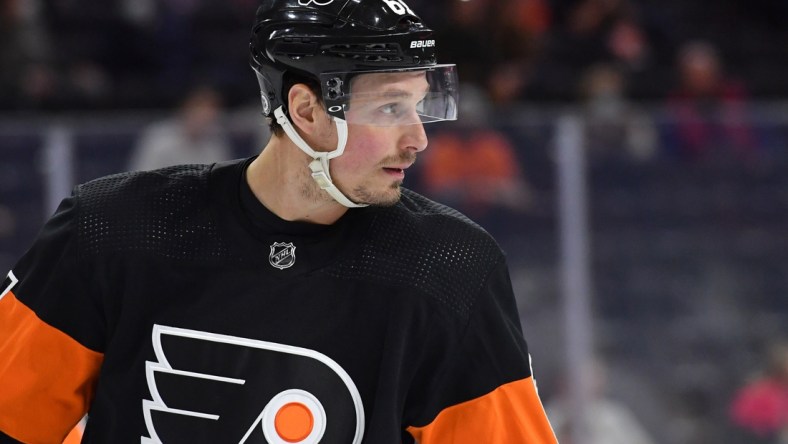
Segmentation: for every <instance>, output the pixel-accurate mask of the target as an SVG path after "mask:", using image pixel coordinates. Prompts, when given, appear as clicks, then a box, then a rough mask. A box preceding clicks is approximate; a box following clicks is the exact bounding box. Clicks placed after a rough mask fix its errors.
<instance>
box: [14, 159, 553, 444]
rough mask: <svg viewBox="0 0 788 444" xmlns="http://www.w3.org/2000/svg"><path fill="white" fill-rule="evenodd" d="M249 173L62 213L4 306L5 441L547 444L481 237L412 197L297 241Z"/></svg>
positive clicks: (172, 185) (495, 252)
mask: <svg viewBox="0 0 788 444" xmlns="http://www.w3.org/2000/svg"><path fill="white" fill-rule="evenodd" d="M248 163H249V160H247V161H234V162H227V163H223V164H217V165H214V166H179V167H171V168H166V169H162V170H157V171H153V172H136V173H125V174H120V175H114V176H108V177H105V178H101V179H97V180H94V181H92V182H88V183H86V184H83V185H80V186H78V187H76V188H75V190H74V193H73V195H72V196H71V197H70V198H68V199H66V200H64V201H63V203H62V204H61V205H60V207H59V209H58V210H57V212H56V213H55V215H54V216H53V217H52V218H51V219H50V220H49V221H48V222H47V224H46V225H45V227H44V228H43V230H42V232H41V233H40V235H39V237H38V239H37V240H36V242H35V244H34V245H33V247H32V248H31V249H30V250H29V251H28V252H27V253H26V254H25V255H24V257H23V258H22V259H21V260H20V262H19V263H18V264H17V265H16V266H15V267H14V269H13V270H11V272H9V273H8V276H7V278H6V280H5V282H4V283H3V284H2V287H0V291H1V292H2V293H0V356H1V357H2V359H0V442H5V441H4V440H6V441H9V442H15V441H14V440H18V441H22V442H28V443H59V442H61V441H62V440H63V438H64V437H65V436H66V434H67V433H68V432H69V430H70V429H71V428H72V427H73V426H74V425H75V423H77V422H78V421H79V419H80V418H81V417H83V415H84V414H86V413H87V414H88V421H87V428H86V430H85V435H84V437H83V442H85V443H101V444H106V443H113V444H118V443H140V442H142V443H165V444H171V443H190V444H193V443H212V444H216V443H247V444H257V443H280V444H284V443H302V444H307V443H317V442H320V443H329V444H334V443H337V444H359V443H365V444H389V443H391V444H394V443H407V442H414V440H415V441H416V442H420V443H422V444H435V443H458V444H460V443H473V444H479V443H491V444H517V443H531V444H542V443H554V442H555V438H554V436H553V433H552V431H551V429H550V426H549V423H548V422H547V419H546V417H545V414H544V410H543V408H542V406H541V403H540V401H539V398H538V396H537V394H536V391H535V386H534V382H533V380H532V378H531V369H530V364H529V357H528V352H527V349H526V344H525V342H524V340H523V337H522V332H521V329H520V324H519V320H518V316H517V310H516V307H515V305H514V297H513V294H512V288H511V283H510V279H509V276H508V272H507V266H506V262H505V258H504V256H503V254H502V252H501V251H500V249H499V248H498V246H497V245H496V243H495V242H494V241H493V240H492V239H491V238H490V237H489V236H488V235H487V234H486V233H485V232H484V231H483V230H482V229H480V228H479V227H478V226H476V225H474V224H473V223H472V222H470V221H469V220H468V219H466V218H464V217H463V216H462V215H460V214H459V213H457V212H456V211H454V210H451V209H449V208H447V207H445V206H442V205H439V204H436V203H434V202H432V201H429V200H427V199H426V198H424V197H422V196H420V195H418V194H416V193H413V192H411V191H408V190H403V195H402V200H401V201H400V203H398V204H397V205H395V206H392V207H388V208H373V207H368V208H362V209H353V210H349V211H348V212H347V213H346V214H345V215H344V216H343V217H342V218H341V219H340V220H339V221H338V222H337V223H335V224H333V225H330V226H321V225H315V224H308V223H301V222H287V221H284V220H281V219H279V218H278V217H277V216H276V215H274V214H273V213H270V212H269V211H267V210H266V209H265V207H263V206H262V205H261V204H260V203H259V202H258V201H257V200H256V199H255V198H254V196H253V195H252V193H251V190H250V189H249V187H248V185H247V184H246V181H245V180H244V174H245V168H246V165H248ZM12 438H13V439H12Z"/></svg>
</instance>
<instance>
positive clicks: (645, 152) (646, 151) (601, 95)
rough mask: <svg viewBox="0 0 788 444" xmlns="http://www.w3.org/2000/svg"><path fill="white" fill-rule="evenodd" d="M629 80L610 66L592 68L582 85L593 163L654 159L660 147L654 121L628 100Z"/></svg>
mask: <svg viewBox="0 0 788 444" xmlns="http://www.w3.org/2000/svg"><path fill="white" fill-rule="evenodd" d="M625 90H626V81H625V79H624V75H623V74H622V73H621V71H620V70H619V69H617V68H616V67H615V66H613V65H610V64H599V65H594V66H592V67H591V68H589V69H588V70H587V71H586V73H585V75H584V77H583V81H582V83H581V95H582V98H583V117H584V120H585V122H586V124H587V125H588V126H587V127H586V148H587V150H588V152H589V154H590V157H591V159H592V160H595V159H601V160H605V161H608V160H611V159H619V160H636V161H644V160H648V159H650V158H651V157H652V156H653V154H654V151H655V147H656V131H655V129H654V125H653V123H652V121H651V119H650V118H649V117H648V116H647V115H646V114H645V113H642V112H638V110H637V109H636V107H634V106H632V104H631V103H630V102H629V100H628V99H627V98H626V92H625Z"/></svg>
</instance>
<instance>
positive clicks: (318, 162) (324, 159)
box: [274, 106, 367, 208]
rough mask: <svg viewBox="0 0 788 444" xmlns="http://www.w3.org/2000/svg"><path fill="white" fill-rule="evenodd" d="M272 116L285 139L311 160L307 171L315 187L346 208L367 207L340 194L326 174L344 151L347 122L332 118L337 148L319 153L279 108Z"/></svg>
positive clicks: (329, 176)
mask: <svg viewBox="0 0 788 444" xmlns="http://www.w3.org/2000/svg"><path fill="white" fill-rule="evenodd" d="M274 116H275V117H276V122H277V123H279V125H281V126H282V129H283V130H285V134H287V137H289V138H290V140H292V141H293V143H295V144H296V146H297V147H298V148H300V149H301V151H303V152H305V153H306V154H307V155H308V156H309V157H311V158H312V159H313V160H312V162H310V163H309V169H310V170H312V179H314V180H315V182H317V185H318V186H319V187H320V188H321V189H323V190H325V191H326V192H327V193H328V194H329V196H331V197H332V198H333V199H334V200H335V201H337V202H339V203H340V204H342V205H344V206H346V207H348V208H360V207H366V206H367V205H366V204H357V203H355V202H353V201H352V200H350V199H348V198H347V196H345V195H344V194H342V192H341V191H339V188H337V186H336V185H334V182H332V181H331V174H329V172H328V164H329V162H328V161H329V160H331V159H333V158H335V157H339V156H341V155H342V153H343V152H344V151H345V145H346V144H347V122H346V121H345V120H344V119H339V118H336V117H334V118H333V119H334V122H336V125H337V137H338V138H339V140H338V141H337V148H336V149H335V150H334V151H329V152H319V151H315V150H313V149H312V147H311V146H309V144H307V143H306V142H305V141H304V139H302V138H301V136H300V135H299V134H298V132H296V130H295V129H294V128H293V125H292V124H291V123H290V119H288V118H287V116H286V115H285V112H284V110H283V108H282V107H281V106H280V107H279V108H277V109H275V110H274Z"/></svg>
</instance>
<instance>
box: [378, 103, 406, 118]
mask: <svg viewBox="0 0 788 444" xmlns="http://www.w3.org/2000/svg"><path fill="white" fill-rule="evenodd" d="M401 109H402V107H401V106H400V104H398V103H388V104H386V105H383V106H381V107H380V108H379V110H380V112H381V113H383V114H386V115H389V116H396V115H398V114H400V113H401Z"/></svg>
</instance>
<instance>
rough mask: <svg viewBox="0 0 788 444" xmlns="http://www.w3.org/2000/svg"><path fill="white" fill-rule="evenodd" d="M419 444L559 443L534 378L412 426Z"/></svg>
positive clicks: (501, 388)
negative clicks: (420, 424)
mask: <svg viewBox="0 0 788 444" xmlns="http://www.w3.org/2000/svg"><path fill="white" fill-rule="evenodd" d="M408 432H409V433H410V434H411V435H413V437H414V438H416V441H418V442H419V444H479V443H485V444H557V443H558V441H557V440H556V438H555V434H554V433H553V429H552V428H551V427H550V423H549V422H548V421H547V416H546V415H545V413H544V407H542V402H541V401H540V400H539V395H538V394H537V393H536V387H535V386H534V382H533V379H532V378H531V377H528V378H525V379H520V380H518V381H514V382H510V383H508V384H504V385H502V386H500V387H498V388H497V389H495V390H493V391H492V392H490V393H488V394H486V395H484V396H481V397H479V398H476V399H472V400H470V401H466V402H463V403H461V404H457V405H453V406H451V407H448V408H446V409H444V410H443V411H441V412H440V413H439V414H438V416H437V417H435V419H434V420H433V421H432V423H430V424H428V425H426V426H424V427H408Z"/></svg>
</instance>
